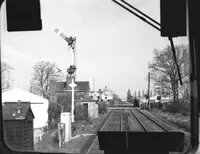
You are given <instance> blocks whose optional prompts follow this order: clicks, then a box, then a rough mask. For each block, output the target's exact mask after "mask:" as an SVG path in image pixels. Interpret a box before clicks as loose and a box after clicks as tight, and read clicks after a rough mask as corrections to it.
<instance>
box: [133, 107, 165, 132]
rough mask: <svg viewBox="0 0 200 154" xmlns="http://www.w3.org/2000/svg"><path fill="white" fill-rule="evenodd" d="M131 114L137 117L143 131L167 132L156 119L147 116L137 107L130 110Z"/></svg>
mask: <svg viewBox="0 0 200 154" xmlns="http://www.w3.org/2000/svg"><path fill="white" fill-rule="evenodd" d="M130 112H131V113H132V115H133V116H134V117H135V119H137V121H138V123H139V124H140V125H141V127H142V128H143V130H144V131H145V132H168V130H167V129H166V128H165V127H163V126H162V125H161V124H159V123H158V122H157V121H155V120H154V119H152V118H151V117H149V116H147V115H146V114H144V113H143V112H141V111H140V110H138V109H133V110H130Z"/></svg>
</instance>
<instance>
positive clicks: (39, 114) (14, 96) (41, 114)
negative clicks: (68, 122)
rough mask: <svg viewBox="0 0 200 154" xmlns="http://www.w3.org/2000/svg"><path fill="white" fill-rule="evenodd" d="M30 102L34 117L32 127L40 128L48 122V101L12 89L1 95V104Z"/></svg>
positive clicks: (20, 90) (26, 92)
mask: <svg viewBox="0 0 200 154" xmlns="http://www.w3.org/2000/svg"><path fill="white" fill-rule="evenodd" d="M18 100H20V101H21V102H30V104H31V109H32V111H33V114H34V116H35V119H34V122H33V127H34V128H42V127H44V126H46V125H47V121H48V112H47V110H48V104H49V102H48V100H47V99H44V98H42V97H40V96H38V95H35V94H33V93H30V92H28V91H25V90H23V89H20V88H14V89H11V90H8V91H5V92H3V93H2V104H4V102H18Z"/></svg>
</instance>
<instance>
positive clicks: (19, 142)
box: [3, 101, 34, 150]
mask: <svg viewBox="0 0 200 154" xmlns="http://www.w3.org/2000/svg"><path fill="white" fill-rule="evenodd" d="M33 119H34V114H33V112H32V110H31V107H30V102H20V101H19V102H7V103H4V104H3V121H4V125H3V127H4V139H5V142H6V144H7V145H8V146H9V147H11V148H12V149H14V150H34V138H33V136H34V135H33Z"/></svg>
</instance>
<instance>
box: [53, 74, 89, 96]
mask: <svg viewBox="0 0 200 154" xmlns="http://www.w3.org/2000/svg"><path fill="white" fill-rule="evenodd" d="M71 82H72V80H71V77H70V76H67V78H66V82H54V83H52V84H51V85H50V91H51V92H62V91H66V90H71V87H70V86H69V85H70V84H71ZM75 84H77V86H76V87H75V88H74V90H75V91H77V92H84V93H89V91H90V84H89V81H75Z"/></svg>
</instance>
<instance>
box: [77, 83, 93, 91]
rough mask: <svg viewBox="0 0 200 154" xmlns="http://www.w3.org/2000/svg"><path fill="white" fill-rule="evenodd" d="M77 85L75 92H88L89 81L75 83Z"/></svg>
mask: <svg viewBox="0 0 200 154" xmlns="http://www.w3.org/2000/svg"><path fill="white" fill-rule="evenodd" d="M75 83H76V84H77V87H76V90H78V91H89V90H90V86H89V81H77V82H75Z"/></svg>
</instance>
